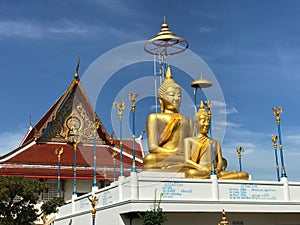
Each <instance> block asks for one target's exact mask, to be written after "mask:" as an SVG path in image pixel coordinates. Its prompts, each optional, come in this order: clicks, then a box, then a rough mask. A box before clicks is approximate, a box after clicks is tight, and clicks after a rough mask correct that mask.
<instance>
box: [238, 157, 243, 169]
mask: <svg viewBox="0 0 300 225" xmlns="http://www.w3.org/2000/svg"><path fill="white" fill-rule="evenodd" d="M239 164H240V172H242V171H243V170H242V157H240V158H239Z"/></svg>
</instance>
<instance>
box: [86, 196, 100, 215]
mask: <svg viewBox="0 0 300 225" xmlns="http://www.w3.org/2000/svg"><path fill="white" fill-rule="evenodd" d="M88 199H89V201H90V202H91V205H92V219H93V220H94V219H95V218H96V205H97V203H98V198H97V196H96V195H93V196H92V198H88Z"/></svg>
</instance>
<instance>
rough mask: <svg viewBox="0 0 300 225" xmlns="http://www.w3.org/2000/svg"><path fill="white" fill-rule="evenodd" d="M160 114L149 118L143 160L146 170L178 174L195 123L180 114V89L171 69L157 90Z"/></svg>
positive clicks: (154, 114)
mask: <svg viewBox="0 0 300 225" xmlns="http://www.w3.org/2000/svg"><path fill="white" fill-rule="evenodd" d="M158 99H159V103H160V108H161V113H153V114H150V115H149V116H148V119H147V134H148V148H149V151H150V154H148V155H146V156H145V157H144V167H145V168H146V169H163V170H168V171H172V170H174V171H176V170H178V169H179V168H182V167H183V164H184V157H183V141H184V139H185V138H186V137H190V136H192V133H193V123H192V120H191V119H190V118H188V117H186V116H184V115H181V114H180V113H179V109H180V104H181V87H180V86H179V85H178V84H176V83H175V81H174V80H173V78H172V74H171V70H170V66H169V67H168V70H167V73H166V79H165V81H164V82H163V83H162V84H161V86H160V87H159V89H158Z"/></svg>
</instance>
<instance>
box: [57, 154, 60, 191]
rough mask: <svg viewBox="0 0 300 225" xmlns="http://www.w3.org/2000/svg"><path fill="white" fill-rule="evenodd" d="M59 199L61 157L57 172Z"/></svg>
mask: <svg viewBox="0 0 300 225" xmlns="http://www.w3.org/2000/svg"><path fill="white" fill-rule="evenodd" d="M57 173H58V174H57V194H58V196H57V197H60V155H59V156H58V171H57Z"/></svg>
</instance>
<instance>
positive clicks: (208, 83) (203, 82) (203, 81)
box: [191, 74, 212, 90]
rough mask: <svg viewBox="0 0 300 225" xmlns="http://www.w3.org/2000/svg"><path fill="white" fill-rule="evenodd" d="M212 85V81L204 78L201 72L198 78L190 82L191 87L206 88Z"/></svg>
mask: <svg viewBox="0 0 300 225" xmlns="http://www.w3.org/2000/svg"><path fill="white" fill-rule="evenodd" d="M211 86H212V82H211V81H209V80H207V79H204V78H203V77H202V74H201V77H200V79H199V80H194V81H193V82H192V83H191V87H192V88H200V90H201V89H202V88H208V87H211Z"/></svg>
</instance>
